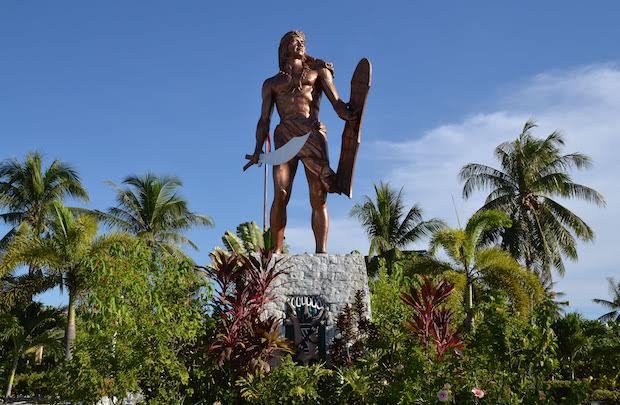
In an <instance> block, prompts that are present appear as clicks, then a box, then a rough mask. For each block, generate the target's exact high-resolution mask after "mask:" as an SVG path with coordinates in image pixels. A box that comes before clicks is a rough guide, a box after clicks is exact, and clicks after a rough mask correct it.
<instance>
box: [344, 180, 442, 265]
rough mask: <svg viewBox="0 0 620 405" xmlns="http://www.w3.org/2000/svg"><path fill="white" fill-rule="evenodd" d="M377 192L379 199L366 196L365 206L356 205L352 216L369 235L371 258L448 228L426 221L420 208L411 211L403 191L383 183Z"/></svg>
mask: <svg viewBox="0 0 620 405" xmlns="http://www.w3.org/2000/svg"><path fill="white" fill-rule="evenodd" d="M374 188H375V199H374V200H373V199H372V198H371V197H370V196H367V195H366V196H364V202H363V203H357V204H355V205H354V206H353V208H352V209H351V213H350V216H351V217H355V218H357V219H358V220H359V221H360V222H361V224H362V226H363V227H364V229H365V230H366V233H367V234H368V238H369V239H370V249H369V251H368V255H373V254H379V255H384V254H386V253H388V252H390V251H395V252H398V251H400V250H401V249H404V248H405V247H407V246H408V245H410V244H411V243H414V242H416V241H418V240H419V239H420V238H422V237H424V236H430V235H431V234H432V233H433V232H435V231H437V230H439V229H441V228H443V227H444V226H445V224H444V222H443V221H441V220H440V219H437V218H432V219H430V220H428V221H423V220H422V209H421V208H420V207H419V206H418V205H417V204H416V205H414V206H413V207H411V208H410V209H409V210H408V211H407V209H406V207H405V202H404V201H403V195H402V193H403V190H402V189H400V191H398V192H397V191H396V190H394V189H392V188H391V187H390V185H389V184H387V183H383V182H381V183H379V185H376V184H375V185H374Z"/></svg>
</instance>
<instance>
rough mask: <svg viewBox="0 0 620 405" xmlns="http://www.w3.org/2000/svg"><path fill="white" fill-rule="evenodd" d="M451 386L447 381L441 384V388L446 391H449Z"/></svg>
mask: <svg viewBox="0 0 620 405" xmlns="http://www.w3.org/2000/svg"><path fill="white" fill-rule="evenodd" d="M451 388H452V386H451V385H450V384H448V383H445V384H444V385H443V389H444V390H446V391H450V389H451Z"/></svg>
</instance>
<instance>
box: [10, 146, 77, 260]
mask: <svg viewBox="0 0 620 405" xmlns="http://www.w3.org/2000/svg"><path fill="white" fill-rule="evenodd" d="M65 197H72V198H75V199H78V200H81V201H88V194H87V193H86V190H85V189H84V187H83V186H82V183H81V182H80V178H79V176H78V174H77V171H76V170H75V169H74V168H73V167H71V166H70V165H68V164H66V163H64V162H63V161H61V160H54V161H53V162H52V163H51V164H50V165H49V167H47V168H46V169H43V158H42V156H41V154H40V153H38V152H34V153H28V154H27V155H26V158H25V159H24V162H23V163H22V162H20V161H18V160H17V159H9V160H5V161H3V162H2V163H0V208H3V209H4V210H6V212H4V213H1V214H0V218H2V219H3V220H4V222H5V223H7V224H9V225H11V229H10V230H9V232H8V233H7V234H6V235H4V237H3V238H2V239H1V240H0V250H2V249H4V248H5V247H6V245H7V244H8V242H9V241H10V240H11V239H12V238H13V237H14V236H15V235H16V234H17V230H18V229H19V227H20V225H22V224H27V225H29V226H30V228H31V229H32V230H33V231H34V232H35V233H36V234H37V235H41V234H42V233H43V232H44V231H45V229H46V220H45V217H46V215H47V213H48V212H49V210H50V208H51V207H52V205H53V204H54V202H56V201H62V200H63V199H64V198H65Z"/></svg>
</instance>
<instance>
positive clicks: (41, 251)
mask: <svg viewBox="0 0 620 405" xmlns="http://www.w3.org/2000/svg"><path fill="white" fill-rule="evenodd" d="M49 215H50V216H51V218H52V219H51V220H50V223H49V229H48V231H47V232H46V234H45V236H44V237H39V236H38V235H37V231H36V230H35V229H32V228H28V229H26V230H25V231H24V232H20V233H19V234H18V236H17V237H15V238H14V240H13V241H11V243H10V245H9V246H8V247H7V249H6V251H5V253H4V255H3V256H2V257H1V261H0V269H12V268H15V267H17V266H19V265H22V264H23V265H28V266H32V267H37V268H42V269H45V271H46V274H45V275H44V276H43V277H46V278H48V279H53V280H56V283H57V284H58V285H60V287H61V288H66V289H67V291H68V293H69V302H68V309H67V310H68V319H67V326H66V330H65V349H66V358H67V359H70V358H71V346H72V344H73V340H75V322H76V312H75V311H76V304H77V299H78V294H79V293H80V292H82V291H84V289H85V288H86V287H87V286H88V284H86V283H85V282H84V271H85V267H84V263H85V261H86V260H88V259H89V258H90V257H93V256H94V255H96V254H98V253H99V252H102V251H105V249H107V248H108V246H109V245H110V244H111V243H113V242H115V241H117V240H120V239H122V236H121V235H108V236H103V237H97V222H96V221H95V219H94V218H92V217H90V216H88V215H84V216H81V217H78V218H76V217H75V216H74V215H73V214H72V213H71V212H70V211H69V209H68V208H66V207H65V206H63V205H62V204H61V203H60V202H57V201H56V202H55V203H54V204H53V206H52V208H51V212H50V213H49Z"/></svg>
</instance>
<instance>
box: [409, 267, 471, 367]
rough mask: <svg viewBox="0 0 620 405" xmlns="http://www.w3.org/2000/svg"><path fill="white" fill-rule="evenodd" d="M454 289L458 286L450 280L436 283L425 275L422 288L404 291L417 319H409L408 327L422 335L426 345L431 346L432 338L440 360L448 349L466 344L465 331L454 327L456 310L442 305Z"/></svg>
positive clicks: (412, 287) (415, 333)
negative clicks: (451, 326)
mask: <svg viewBox="0 0 620 405" xmlns="http://www.w3.org/2000/svg"><path fill="white" fill-rule="evenodd" d="M453 290H454V286H453V285H452V284H450V283H449V282H447V281H446V280H441V281H439V282H438V283H436V282H435V281H433V279H431V278H429V277H427V276H422V284H421V285H420V287H419V288H416V287H414V286H411V289H410V294H407V293H402V294H401V296H400V298H401V299H402V300H403V302H404V303H405V304H407V305H409V306H410V307H411V308H412V309H413V319H412V320H410V321H406V322H405V327H406V328H407V329H409V330H410V331H412V332H413V334H414V335H416V336H417V337H418V338H419V339H420V342H421V343H422V344H423V345H424V347H428V344H429V341H431V340H432V342H433V344H434V345H435V348H436V350H437V359H438V360H439V361H441V359H442V358H443V355H444V354H445V353H446V352H447V351H448V350H450V349H459V350H461V349H462V348H463V341H462V336H461V332H460V331H455V330H452V329H451V328H450V321H451V319H452V312H451V311H449V310H447V309H440V305H441V304H442V303H443V302H444V301H445V300H446V299H447V298H448V297H449V296H450V294H452V291H453Z"/></svg>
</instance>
